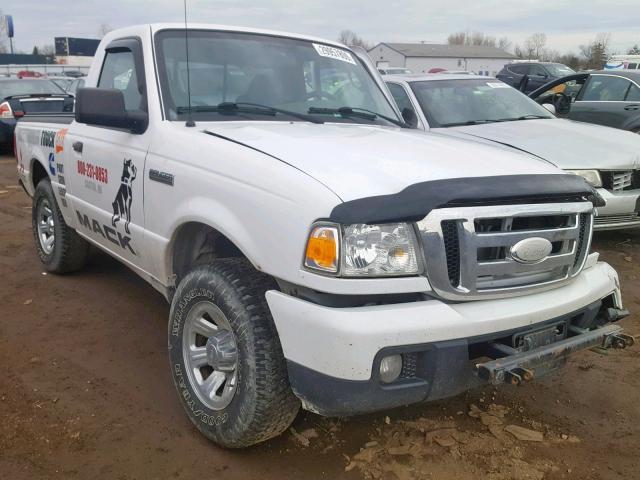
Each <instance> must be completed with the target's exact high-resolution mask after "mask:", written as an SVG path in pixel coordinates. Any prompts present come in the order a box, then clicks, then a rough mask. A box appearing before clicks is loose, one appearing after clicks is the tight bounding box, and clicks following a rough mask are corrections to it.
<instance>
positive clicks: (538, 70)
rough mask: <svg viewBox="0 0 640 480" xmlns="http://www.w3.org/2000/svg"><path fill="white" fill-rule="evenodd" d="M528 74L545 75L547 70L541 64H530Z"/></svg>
mask: <svg viewBox="0 0 640 480" xmlns="http://www.w3.org/2000/svg"><path fill="white" fill-rule="evenodd" d="M529 75H537V76H539V77H545V76H547V71H546V70H545V69H544V67H543V66H542V65H531V67H530V70H529Z"/></svg>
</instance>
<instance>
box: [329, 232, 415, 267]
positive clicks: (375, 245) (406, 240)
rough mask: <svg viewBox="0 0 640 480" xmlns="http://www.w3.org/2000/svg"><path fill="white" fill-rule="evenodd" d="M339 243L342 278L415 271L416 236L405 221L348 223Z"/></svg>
mask: <svg viewBox="0 0 640 480" xmlns="http://www.w3.org/2000/svg"><path fill="white" fill-rule="evenodd" d="M342 245H343V248H342V253H343V255H342V256H341V268H342V270H341V272H342V275H344V276H345V277H366V276H372V277H376V276H383V275H411V274H416V273H418V258H417V255H416V239H415V235H414V233H413V229H412V228H411V227H410V226H409V225H407V224H406V223H390V224H387V225H365V224H355V225H348V226H346V227H345V228H344V234H343V240H342Z"/></svg>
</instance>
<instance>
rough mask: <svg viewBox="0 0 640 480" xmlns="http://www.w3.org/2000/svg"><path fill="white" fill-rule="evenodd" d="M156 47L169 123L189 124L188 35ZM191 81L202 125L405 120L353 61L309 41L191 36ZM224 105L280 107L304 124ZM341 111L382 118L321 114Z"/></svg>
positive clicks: (172, 35)
mask: <svg viewBox="0 0 640 480" xmlns="http://www.w3.org/2000/svg"><path fill="white" fill-rule="evenodd" d="M156 47H157V50H158V67H159V75H160V84H161V88H162V98H163V102H164V106H165V112H166V116H167V118H168V119H169V120H184V119H186V117H187V107H188V104H189V102H188V96H187V63H186V50H185V38H184V31H175V30H165V31H162V32H159V33H158V34H157V35H156ZM189 77H190V86H191V105H192V107H196V108H194V112H193V118H194V120H196V121H198V120H205V121H224V120H236V121H237V120H256V119H259V120H279V121H282V120H286V121H305V120H304V117H300V116H299V115H300V114H302V115H307V116H308V117H312V118H317V119H318V120H321V121H332V122H351V123H368V124H371V123H379V124H384V125H389V122H388V121H387V120H385V119H384V118H382V117H383V116H387V117H390V118H393V119H397V120H399V119H398V116H397V115H396V114H395V112H394V110H393V108H392V107H391V105H390V103H389V102H388V101H387V99H386V97H385V96H384V95H383V93H382V91H381V90H380V88H379V87H378V85H377V84H376V83H375V81H374V79H373V77H372V76H371V75H370V73H369V72H368V70H367V69H365V68H364V66H363V65H362V64H361V63H360V60H359V59H358V58H357V57H356V56H355V55H354V54H352V53H351V52H349V51H347V50H344V49H339V48H335V47H330V46H327V45H323V44H318V43H312V42H310V41H305V40H296V39H291V38H283V37H274V36H268V35H259V34H249V33H235V32H217V31H197V30H191V31H189ZM226 103H237V104H239V105H240V106H242V104H244V105H246V104H254V105H261V106H268V107H274V108H277V109H280V110H282V111H289V112H292V113H296V114H298V117H294V116H291V115H286V113H283V112H278V114H277V115H275V114H274V115H265V111H264V110H263V111H260V110H259V109H256V108H253V109H248V108H236V109H232V108H220V109H216V108H215V107H216V106H219V105H220V104H226ZM208 107H209V108H208ZM342 107H350V108H351V109H365V110H367V111H371V112H375V113H376V114H378V115H380V116H373V117H372V116H366V117H365V116H362V115H347V114H344V115H342V114H340V113H337V112H333V113H327V111H326V110H323V111H321V112H320V111H319V110H317V109H318V108H323V109H339V108H342ZM343 111H344V112H346V110H343ZM319 112H320V113H319Z"/></svg>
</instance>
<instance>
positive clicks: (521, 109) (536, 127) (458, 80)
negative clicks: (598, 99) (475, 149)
mask: <svg viewBox="0 0 640 480" xmlns="http://www.w3.org/2000/svg"><path fill="white" fill-rule="evenodd" d="M384 80H385V82H387V85H388V87H389V89H390V91H391V94H392V95H393V97H394V99H395V100H396V103H397V104H398V107H399V108H400V110H404V109H412V110H413V111H414V112H415V113H416V115H417V118H416V119H415V120H416V122H417V126H418V128H420V129H422V130H425V131H430V132H438V133H442V134H446V135H452V136H456V137H462V138H467V139H474V140H476V141H481V142H490V143H493V144H501V145H504V146H505V148H513V149H515V150H519V151H524V152H528V153H530V154H532V155H534V156H536V157H538V158H540V159H542V160H545V161H547V162H549V163H553V164H554V165H557V166H558V167H560V168H562V169H564V170H567V171H569V172H571V173H575V174H576V175H580V176H582V177H584V178H585V179H586V180H587V181H588V182H589V183H590V184H591V185H593V186H594V187H597V189H598V192H599V193H600V195H601V196H602V198H603V199H604V200H605V202H606V205H605V206H604V207H600V208H598V211H597V217H596V219H595V228H596V229H598V230H607V229H617V228H629V227H639V226H640V136H638V135H634V134H633V133H630V132H625V131H622V130H619V129H614V128H609V127H603V126H600V125H591V124H586V123H580V122H574V121H571V120H565V119H559V118H556V117H555V116H554V115H553V114H552V113H551V112H550V111H549V110H547V109H546V108H544V107H542V106H540V105H538V104H537V103H536V102H534V101H533V100H531V99H530V98H528V97H527V96H526V95H524V94H522V93H521V92H519V91H517V90H516V89H514V88H512V87H510V86H509V85H507V84H505V83H503V82H501V81H500V80H497V79H495V78H492V77H484V76H482V77H481V76H475V77H471V78H470V77H469V76H468V75H445V74H439V75H412V76H408V75H393V76H391V75H388V76H385V77H384ZM550 108H551V109H553V108H552V107H550Z"/></svg>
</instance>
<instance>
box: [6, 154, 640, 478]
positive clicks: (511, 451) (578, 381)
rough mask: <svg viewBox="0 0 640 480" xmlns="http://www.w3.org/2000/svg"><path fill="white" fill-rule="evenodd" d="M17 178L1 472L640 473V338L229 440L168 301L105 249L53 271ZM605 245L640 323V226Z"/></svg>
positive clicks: (10, 167) (10, 168)
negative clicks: (205, 397)
mask: <svg viewBox="0 0 640 480" xmlns="http://www.w3.org/2000/svg"><path fill="white" fill-rule="evenodd" d="M15 178H16V177H15V163H14V160H13V159H11V158H10V157H0V285H1V288H0V478H5V479H7V480H9V479H11V480H18V479H40V478H42V479H48V478H71V479H74V478H78V479H87V478H109V479H146V478H222V479H230V480H231V479H251V478H261V479H265V480H268V479H294V478H295V479H297V478H300V479H322V478H327V479H334V478H335V479H359V478H382V479H385V480H394V479H398V480H404V479H442V480H453V479H456V480H465V479H469V480H471V479H473V480H476V479H484V478H488V479H491V480H507V479H518V480H520V479H522V480H524V479H535V480H540V479H543V478H544V479H564V478H566V479H569V478H571V479H574V478H575V479H602V480H604V479H637V478H640V457H639V456H638V452H640V362H639V361H640V345H637V346H636V347H635V348H632V349H627V350H624V351H613V352H610V353H608V354H607V355H602V354H597V353H594V352H590V351H589V352H583V353H581V354H579V355H577V356H575V357H574V358H573V359H572V360H571V361H570V364H569V365H568V366H567V367H566V368H565V369H564V370H563V371H562V372H561V373H560V374H555V375H552V376H550V377H547V378H543V379H539V380H538V381H536V382H534V383H532V384H529V385H526V386H523V387H507V386H505V387H500V388H498V389H494V388H492V387H486V388H484V389H480V390H476V391H473V392H470V393H468V394H465V395H461V396H459V397H456V398H453V399H450V400H447V401H441V402H435V403H430V404H424V405H417V406H412V407H407V408H400V409H395V410H392V411H388V412H382V413H380V414H376V415H366V416H360V417H356V418H351V419H347V420H335V419H333V420H332V419H323V418H320V417H318V416H315V415H313V414H309V413H301V414H300V415H299V416H298V418H297V419H296V421H295V423H294V426H293V430H292V431H289V432H287V433H285V434H284V435H282V436H281V437H279V438H277V439H275V440H272V441H270V442H268V443H266V444H263V445H260V446H257V447H254V448H251V449H247V450H244V451H229V450H224V449H221V448H218V447H216V446H215V445H214V444H212V443H210V442H208V441H207V440H205V439H204V438H203V437H201V436H200V435H199V434H198V432H197V431H196V429H195V428H194V427H193V426H192V424H191V423H190V422H189V420H188V419H187V417H186V416H185V415H184V414H183V412H182V408H181V406H180V405H179V403H178V399H177V396H176V393H175V391H174V387H173V384H172V381H171V378H170V375H169V369H168V361H167V353H166V344H167V340H166V322H167V316H168V305H167V304H166V303H165V301H164V299H163V298H162V297H161V296H160V295H159V294H158V293H156V291H155V290H153V288H152V287H150V286H149V285H147V284H146V283H145V282H144V281H142V280H141V279H139V278H138V277H136V276H135V275H134V274H133V273H132V272H130V271H129V270H128V269H127V268H125V267H124V266H122V265H120V264H119V263H117V262H116V261H114V260H112V259H111V258H110V257H108V256H107V255H105V254H101V253H98V252H96V253H95V254H94V255H93V256H92V259H91V262H90V265H89V266H88V268H87V269H86V270H85V271H84V272H82V273H79V274H76V275H71V276H66V277H58V276H55V275H45V274H44V273H43V271H42V268H41V266H40V263H39V261H38V259H37V256H36V253H35V249H34V246H33V237H32V234H31V227H30V224H31V222H30V215H31V211H30V201H29V199H28V198H27V196H26V195H25V193H24V192H23V191H22V190H21V189H19V188H18V187H17V186H15V182H16V180H15ZM594 248H595V250H597V251H599V252H601V255H602V258H603V259H604V260H606V261H608V262H610V263H611V264H613V265H614V266H615V267H616V269H617V270H618V272H619V274H620V277H621V282H622V288H623V294H624V300H625V303H626V307H627V308H629V309H630V310H631V311H632V312H634V314H633V315H632V316H631V317H629V318H627V319H625V320H624V321H623V322H622V323H623V324H624V326H626V328H627V331H628V332H629V333H634V334H640V288H639V287H640V279H639V278H638V277H639V276H640V269H639V268H638V267H637V262H639V261H640V231H637V232H633V231H626V232H617V233H606V234H598V235H596V238H595V245H594ZM514 426H515V427H514ZM518 427H521V428H522V427H524V428H525V429H526V430H524V431H523V430H518ZM508 432H513V433H515V434H517V435H520V436H523V435H524V436H525V437H526V438H530V440H516V439H515V437H514V436H513V434H512V433H508Z"/></svg>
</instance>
